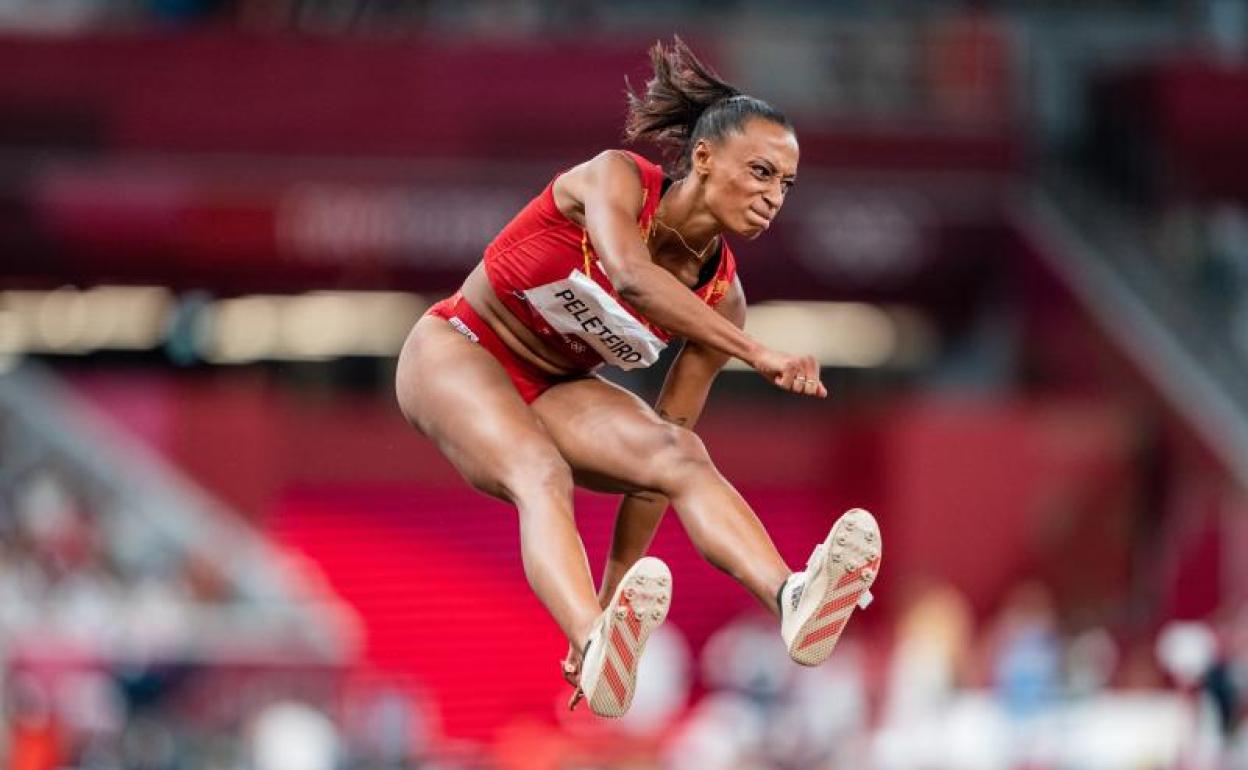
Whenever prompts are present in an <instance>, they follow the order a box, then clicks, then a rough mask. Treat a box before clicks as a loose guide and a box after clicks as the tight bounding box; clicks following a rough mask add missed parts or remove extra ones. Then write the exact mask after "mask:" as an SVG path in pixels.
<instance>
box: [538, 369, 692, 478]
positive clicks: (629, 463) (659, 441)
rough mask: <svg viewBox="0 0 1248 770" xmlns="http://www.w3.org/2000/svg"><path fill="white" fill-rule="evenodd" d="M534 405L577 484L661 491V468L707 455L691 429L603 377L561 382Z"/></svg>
mask: <svg viewBox="0 0 1248 770" xmlns="http://www.w3.org/2000/svg"><path fill="white" fill-rule="evenodd" d="M532 407H533V411H534V413H535V414H536V415H537V418H538V419H539V420H540V421H541V422H542V425H543V426H545V428H546V432H547V433H548V434H549V435H550V437H551V439H552V440H553V441H554V442H555V446H557V447H558V448H559V453H560V454H561V455H563V458H564V460H565V461H567V463H568V464H569V465H570V466H572V471H573V473H574V474H575V477H576V482H577V484H579V485H580V486H583V487H587V488H589V489H594V490H597V491H601V492H635V491H642V490H648V491H661V489H662V478H661V468H662V466H663V465H665V464H670V462H671V460H672V459H673V457H674V456H676V455H681V456H690V455H700V456H703V457H704V456H705V453H704V452H703V450H702V445H701V442H700V441H699V440H698V438H697V436H696V435H694V433H693V432H692V431H690V430H688V429H686V428H682V427H680V426H678V425H673V424H672V423H669V422H667V421H666V420H664V419H663V418H661V417H659V415H658V414H656V413H655V411H654V409H652V408H651V407H650V406H649V405H648V404H647V403H646V402H645V401H642V400H641V399H640V398H638V397H637V396H635V395H634V394H632V393H630V392H629V391H627V390H625V389H624V388H621V387H619V386H618V385H615V384H613V383H610V382H607V381H606V380H603V379H601V378H599V377H588V378H585V379H582V380H576V381H573V382H567V383H561V384H559V385H556V386H554V387H553V388H551V389H550V390H548V391H546V392H545V393H543V394H542V395H541V396H540V397H539V398H538V399H537V400H536V401H534V402H533V404H532Z"/></svg>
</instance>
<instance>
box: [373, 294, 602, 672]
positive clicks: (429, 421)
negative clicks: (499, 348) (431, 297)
mask: <svg viewBox="0 0 1248 770" xmlns="http://www.w3.org/2000/svg"><path fill="white" fill-rule="evenodd" d="M395 392H396V396H397V397H398V402H399V406H400V408H401V409H402V410H403V414H404V416H406V417H407V419H408V421H409V422H411V423H412V424H413V425H414V426H416V427H417V428H418V429H419V430H420V431H421V432H423V433H424V434H425V435H426V436H428V437H429V438H430V439H432V440H433V442H434V443H435V444H437V446H438V448H439V449H440V450H441V451H442V454H444V455H445V456H446V457H447V459H449V460H450V461H451V463H452V464H453V465H454V466H455V467H456V468H457V469H458V470H459V472H460V473H461V474H462V475H463V476H464V478H465V479H467V480H468V482H469V483H471V484H472V485H473V486H474V487H476V488H477V489H479V490H481V491H483V492H485V493H487V494H489V495H492V496H494V497H497V498H500V499H502V500H505V501H508V502H511V503H512V504H514V505H515V506H516V509H517V510H518V512H519V516H520V547H521V554H522V557H523V560H524V573H525V576H526V577H527V578H528V581H529V585H530V586H531V587H532V588H533V591H534V593H536V594H537V596H538V598H539V599H540V600H541V602H542V604H544V605H545V606H546V609H547V610H548V611H549V612H550V614H551V615H552V616H553V617H554V619H555V622H556V623H558V624H559V628H560V629H561V630H562V631H563V633H564V635H565V636H567V638H568V641H569V642H571V643H572V644H574V645H576V646H577V648H578V649H579V647H580V646H581V645H583V644H584V643H585V639H586V637H587V636H588V634H589V632H590V629H591V627H592V626H593V624H594V622H595V620H596V619H597V617H598V614H599V613H600V612H601V608H600V607H599V606H598V599H597V596H596V593H595V591H594V582H593V578H592V577H591V576H590V572H589V563H588V560H587V558H586V556H585V547H584V545H583V544H582V542H581V538H580V535H579V534H578V532H577V530H576V520H575V518H574V516H573V512H572V474H571V471H570V469H569V467H568V464H567V463H566V462H565V461H564V460H563V458H562V457H561V456H560V454H559V451H558V449H557V448H556V447H555V445H554V443H553V442H552V441H551V439H550V436H549V435H548V434H547V432H546V430H545V428H544V427H543V426H542V425H541V423H540V422H538V420H537V418H536V417H535V416H534V415H533V413H532V411H531V410H530V409H529V407H528V405H527V404H525V403H524V400H523V399H521V398H520V395H519V394H518V393H517V392H516V389H515V386H514V385H513V384H512V383H511V380H510V379H509V378H508V377H507V374H506V372H505V371H504V370H503V367H502V366H501V365H500V364H499V362H498V361H497V360H495V359H494V357H493V356H492V355H491V354H490V353H489V352H488V351H486V350H484V349H482V348H481V346H480V345H477V344H476V343H474V342H471V341H470V340H468V339H467V338H466V337H464V336H463V335H462V334H460V333H459V332H458V331H456V330H455V329H453V328H452V327H451V326H450V324H448V323H447V322H446V321H444V320H442V319H441V318H437V317H432V316H426V317H425V318H422V319H421V320H420V321H419V323H417V324H416V327H415V328H414V329H413V330H412V333H411V335H410V336H409V337H408V339H407V342H406V343H405V344H404V346H403V351H402V353H401V354H400V356H399V362H398V371H397V375H396V379H395Z"/></svg>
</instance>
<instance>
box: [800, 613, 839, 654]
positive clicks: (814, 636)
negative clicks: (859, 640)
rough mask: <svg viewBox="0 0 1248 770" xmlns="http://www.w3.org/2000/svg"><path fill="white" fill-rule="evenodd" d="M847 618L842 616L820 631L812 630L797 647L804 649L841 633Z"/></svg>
mask: <svg viewBox="0 0 1248 770" xmlns="http://www.w3.org/2000/svg"><path fill="white" fill-rule="evenodd" d="M847 619H848V618H841V619H840V620H834V621H832V622H831V623H829V624H827V625H826V626H824V627H823V628H821V629H819V630H818V631H812V632H811V633H809V634H807V635H806V638H805V639H803V640H802V643H801V644H799V645H798V646H797V649H799V650H804V649H806V648H807V647H809V646H811V645H812V644H818V643H819V642H822V641H823V640H824V639H827V638H828V637H829V636H834V635H836V634H838V633H840V631H841V629H842V628H844V627H845V621H846V620H847Z"/></svg>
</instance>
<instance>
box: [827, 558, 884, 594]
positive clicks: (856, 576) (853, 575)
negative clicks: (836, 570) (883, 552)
mask: <svg viewBox="0 0 1248 770" xmlns="http://www.w3.org/2000/svg"><path fill="white" fill-rule="evenodd" d="M879 564H880V560H879V558H878V557H877V558H875V559H872V560H871V561H869V562H867V563H866V564H864V565H862V566H861V567H859V568H858V569H851V570H848V571H847V572H846V573H845V574H844V575H841V579H840V580H838V581H836V585H835V586H834V587H833V589H832V590H833V591H837V590H840V589H842V588H844V587H845V586H847V585H849V584H850V583H852V582H854V581H855V580H861V579H862V571H863V570H866V569H875V568H876V567H878V566H879Z"/></svg>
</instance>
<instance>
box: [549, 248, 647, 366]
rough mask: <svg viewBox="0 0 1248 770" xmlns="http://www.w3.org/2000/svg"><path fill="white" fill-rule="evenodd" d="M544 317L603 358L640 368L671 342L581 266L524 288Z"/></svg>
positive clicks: (559, 330) (560, 331)
mask: <svg viewBox="0 0 1248 770" xmlns="http://www.w3.org/2000/svg"><path fill="white" fill-rule="evenodd" d="M524 296H525V297H526V298H527V299H528V300H529V302H530V303H532V305H533V307H534V308H536V309H537V312H539V313H541V315H542V318H545V319H546V322H547V323H549V324H550V325H551V326H552V327H554V329H555V331H557V332H559V333H560V334H570V335H572V336H574V337H576V338H577V339H579V340H582V341H583V342H584V343H585V344H586V345H589V346H590V347H591V348H593V349H594V350H595V351H597V353H598V355H600V356H602V360H603V361H605V362H606V363H608V364H611V365H613V366H618V367H620V368H621V369H638V368H641V367H646V366H650V365H651V364H653V363H654V362H655V361H657V360H659V354H660V353H662V352H663V349H664V348H666V347H667V345H666V344H665V343H664V342H663V341H662V340H660V339H659V338H658V337H656V336H654V333H653V332H651V331H650V330H649V329H647V328H646V327H645V326H644V325H643V324H642V323H641V322H640V321H638V320H637V319H636V318H634V317H633V316H632V314H631V313H629V312H628V311H627V310H625V309H624V308H623V306H621V305H620V303H619V302H616V300H615V298H614V297H612V296H611V295H610V294H608V293H607V292H606V291H604V290H603V288H602V287H601V286H599V285H598V284H596V283H594V281H593V279H591V278H589V277H588V276H586V275H585V274H584V273H582V272H581V271H579V270H573V271H572V272H571V273H569V274H568V277H567V278H565V279H563V280H562V281H553V282H551V283H548V284H545V285H543V286H537V287H535V288H532V289H529V290H527V291H525V292H524Z"/></svg>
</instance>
